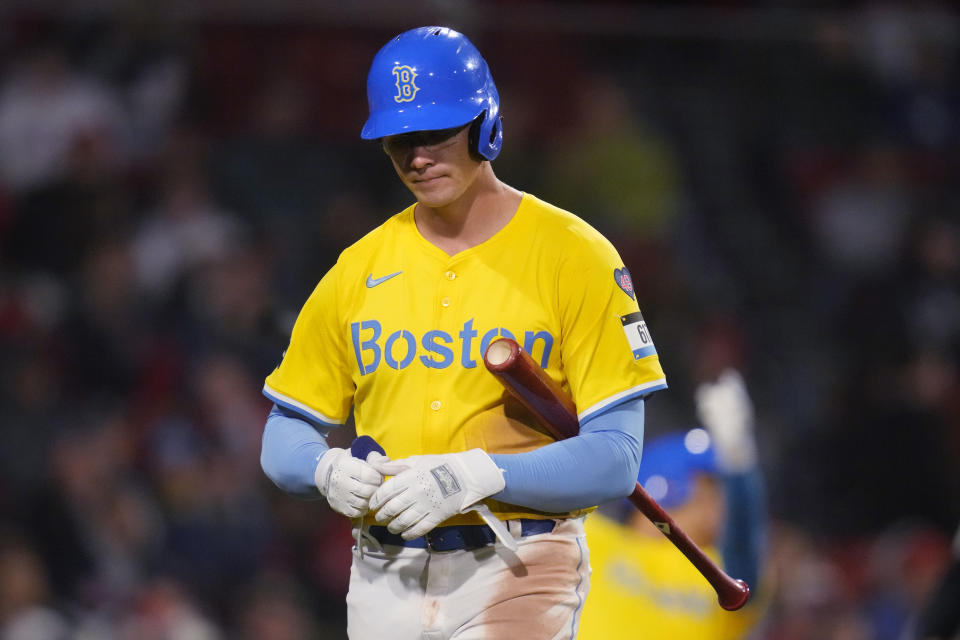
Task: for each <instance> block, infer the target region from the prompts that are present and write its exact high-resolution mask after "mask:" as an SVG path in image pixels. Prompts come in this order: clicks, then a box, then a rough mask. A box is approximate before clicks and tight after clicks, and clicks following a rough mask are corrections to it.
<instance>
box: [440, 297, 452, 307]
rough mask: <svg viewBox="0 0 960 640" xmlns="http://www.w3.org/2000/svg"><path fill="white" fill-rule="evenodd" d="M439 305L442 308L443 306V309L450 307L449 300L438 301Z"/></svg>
mask: <svg viewBox="0 0 960 640" xmlns="http://www.w3.org/2000/svg"><path fill="white" fill-rule="evenodd" d="M440 304H441V305H442V306H444V307H449V306H450V298H444V299H443V300H441V301H440Z"/></svg>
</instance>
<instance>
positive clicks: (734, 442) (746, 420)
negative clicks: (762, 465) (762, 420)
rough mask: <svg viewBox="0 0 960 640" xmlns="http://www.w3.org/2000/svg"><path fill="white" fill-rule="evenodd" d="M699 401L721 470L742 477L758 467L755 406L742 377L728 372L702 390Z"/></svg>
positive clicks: (699, 407) (703, 386) (703, 419)
mask: <svg viewBox="0 0 960 640" xmlns="http://www.w3.org/2000/svg"><path fill="white" fill-rule="evenodd" d="M695 397H696V402H697V415H698V416H699V417H700V421H701V422H703V426H704V427H706V429H707V431H708V432H709V433H710V436H711V439H712V441H713V448H714V452H715V453H716V456H717V465H718V466H719V467H720V469H721V470H723V471H727V472H731V473H738V472H743V471H747V470H749V469H752V468H753V467H754V466H756V464H757V444H756V441H755V440H754V437H753V403H752V402H751V401H750V395H749V394H748V393H747V386H746V384H744V382H743V377H742V376H741V375H740V373H739V372H738V371H735V370H734V369H727V370H725V371H724V372H723V373H721V374H720V377H719V378H717V381H716V382H713V383H704V384H701V385H700V386H698V387H697V391H696V394H695Z"/></svg>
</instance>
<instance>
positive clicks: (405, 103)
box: [360, 27, 503, 160]
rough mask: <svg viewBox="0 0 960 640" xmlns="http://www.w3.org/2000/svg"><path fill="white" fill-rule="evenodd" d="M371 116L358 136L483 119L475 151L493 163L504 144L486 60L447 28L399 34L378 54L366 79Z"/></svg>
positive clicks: (369, 137)
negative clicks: (480, 117)
mask: <svg viewBox="0 0 960 640" xmlns="http://www.w3.org/2000/svg"><path fill="white" fill-rule="evenodd" d="M367 101H368V103H369V105H370V117H369V118H367V122H366V123H365V124H364V125H363V131H362V132H361V133H360V137H362V138H364V139H366V140H375V139H377V138H384V137H386V136H392V135H397V134H401V133H409V132H412V131H430V130H436V129H452V128H454V127H459V126H461V125H465V124H467V123H469V122H473V121H474V120H476V119H477V118H478V117H479V116H481V115H482V116H483V118H482V120H481V121H480V122H479V130H478V131H476V132H475V134H474V136H473V138H472V139H475V143H474V144H475V145H476V147H475V149H474V150H475V151H477V152H478V153H479V154H480V155H481V156H483V157H484V158H486V159H487V160H493V159H494V158H496V157H497V154H498V153H500V147H501V146H502V145H503V128H502V126H501V123H500V96H499V94H498V93H497V87H496V85H494V84H493V77H492V76H491V75H490V69H489V67H487V63H486V61H485V60H484V59H483V56H481V55H480V52H479V51H477V48H476V47H475V46H473V44H472V43H471V42H470V41H469V40H467V38H466V36H464V35H463V34H462V33H458V32H457V31H454V30H453V29H448V28H446V27H420V28H419V29H412V30H410V31H405V32H404V33H401V34H400V35H398V36H397V37H395V38H394V39H392V40H391V41H390V42H388V43H387V44H385V45H384V46H383V48H381V49H380V51H379V52H377V55H376V57H374V59H373V64H371V65H370V73H369V74H368V75H367Z"/></svg>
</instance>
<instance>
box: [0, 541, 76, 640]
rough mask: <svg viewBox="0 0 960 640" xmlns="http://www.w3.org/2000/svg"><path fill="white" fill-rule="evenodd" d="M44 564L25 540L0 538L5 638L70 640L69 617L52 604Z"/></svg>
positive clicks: (0, 612) (0, 625) (0, 622)
mask: <svg viewBox="0 0 960 640" xmlns="http://www.w3.org/2000/svg"><path fill="white" fill-rule="evenodd" d="M50 600H51V593H50V590H49V585H48V583H47V576H46V573H45V572H44V569H43V564H42V562H41V561H40V558H39V557H38V556H37V554H36V552H35V551H34V550H33V549H32V548H31V547H30V546H29V545H27V544H26V543H25V542H24V541H22V540H18V539H16V538H15V537H10V536H5V537H4V539H2V540H0V637H2V638H4V640H40V639H43V640H67V639H68V638H69V635H68V630H69V627H68V625H67V620H66V618H65V617H64V616H63V615H61V614H60V613H59V612H58V611H57V610H56V609H54V608H53V607H51V606H50Z"/></svg>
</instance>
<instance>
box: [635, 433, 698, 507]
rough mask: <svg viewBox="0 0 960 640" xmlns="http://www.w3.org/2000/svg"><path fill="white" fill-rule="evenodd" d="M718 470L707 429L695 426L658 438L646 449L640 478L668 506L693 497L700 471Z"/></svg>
mask: <svg viewBox="0 0 960 640" xmlns="http://www.w3.org/2000/svg"><path fill="white" fill-rule="evenodd" d="M716 473H717V462H716V457H715V455H714V452H713V447H712V446H711V444H710V434H708V433H707V432H706V431H705V430H704V429H699V428H698V429H691V430H690V431H687V432H683V433H672V434H670V435H667V436H663V437H661V438H657V439H656V440H654V441H653V442H651V443H650V444H649V445H647V446H645V447H644V448H643V457H642V458H641V460H640V474H639V475H638V477H637V481H638V482H639V483H640V484H641V485H643V488H644V489H646V490H647V493H649V494H650V497H652V498H653V499H654V500H656V501H657V502H658V503H660V506H662V507H663V508H665V509H670V508H673V507H676V506H679V505H681V504H683V503H684V502H686V501H687V499H688V498H689V497H690V489H691V488H692V486H693V479H694V477H695V476H696V475H697V474H708V475H713V474H716Z"/></svg>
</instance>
